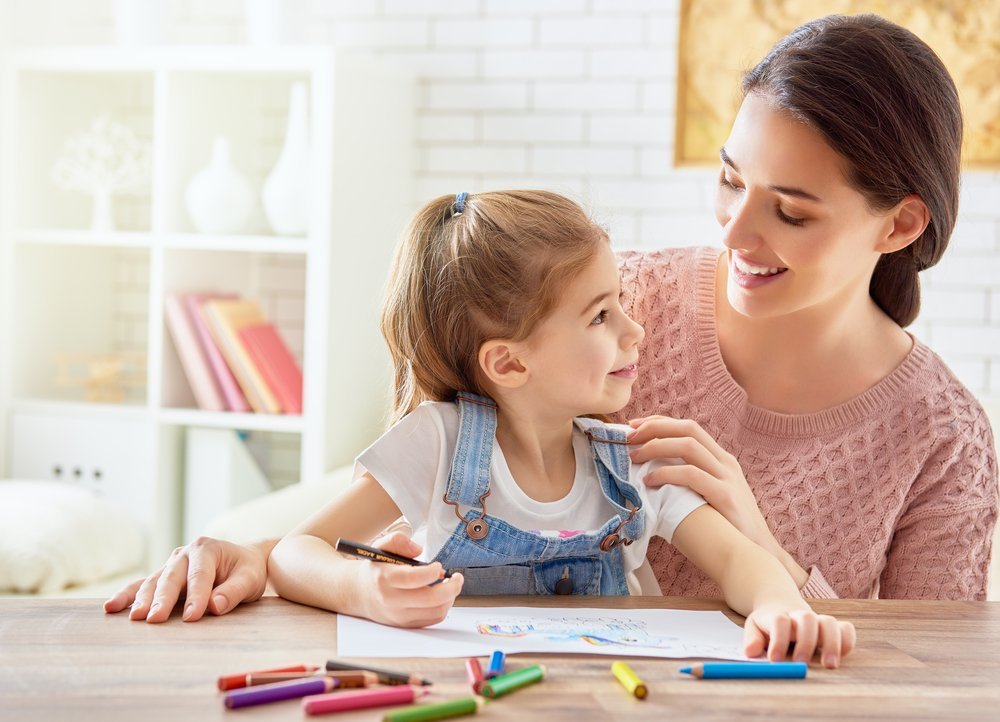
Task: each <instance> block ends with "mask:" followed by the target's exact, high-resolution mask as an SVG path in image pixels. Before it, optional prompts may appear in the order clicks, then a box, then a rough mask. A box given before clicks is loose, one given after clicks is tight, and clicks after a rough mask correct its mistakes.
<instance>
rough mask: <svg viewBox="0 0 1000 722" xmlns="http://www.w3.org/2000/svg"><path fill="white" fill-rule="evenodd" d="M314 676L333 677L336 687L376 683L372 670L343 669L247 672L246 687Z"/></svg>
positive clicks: (365, 685) (344, 687)
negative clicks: (306, 671) (328, 670)
mask: <svg viewBox="0 0 1000 722" xmlns="http://www.w3.org/2000/svg"><path fill="white" fill-rule="evenodd" d="M314 676H318V677H333V678H334V679H336V680H337V682H338V684H337V689H350V688H352V687H371V686H373V685H376V684H378V675H377V674H375V673H374V672H363V671H361V670H346V669H345V670H341V671H339V672H312V673H310V674H303V673H301V672H299V673H296V672H271V673H267V672H265V673H263V674H248V675H247V687H252V686H256V685H258V684H271V683H273V682H287V681H289V680H292V679H303V678H309V677H314Z"/></svg>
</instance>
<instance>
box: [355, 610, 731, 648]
mask: <svg viewBox="0 0 1000 722" xmlns="http://www.w3.org/2000/svg"><path fill="white" fill-rule="evenodd" d="M497 649H502V650H503V651H504V652H505V653H506V654H516V653H517V652H535V653H539V652H552V653H558V654H604V655H613V656H617V657H665V658H686V657H699V658H700V657H705V658H710V659H734V660H745V659H747V657H746V655H744V654H743V630H742V628H741V627H739V626H737V625H736V624H733V622H731V621H730V620H729V619H728V618H727V617H726V616H725V615H724V614H722V613H721V612H691V611H681V610H676V609H573V608H543V607H455V608H453V609H452V610H451V611H450V612H448V617H447V618H446V619H445V620H444V621H443V622H441V623H440V624H435V625H434V626H432V627H425V628H423V629H400V628H398V627H390V626H386V625H383V624H377V623H376V622H372V621H369V620H367V619H358V618H356V617H349V616H347V615H344V614H338V615H337V654H338V655H339V656H342V657H482V656H486V655H489V654H490V653H492V652H493V651H494V650H497Z"/></svg>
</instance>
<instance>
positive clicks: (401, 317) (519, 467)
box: [268, 191, 854, 666]
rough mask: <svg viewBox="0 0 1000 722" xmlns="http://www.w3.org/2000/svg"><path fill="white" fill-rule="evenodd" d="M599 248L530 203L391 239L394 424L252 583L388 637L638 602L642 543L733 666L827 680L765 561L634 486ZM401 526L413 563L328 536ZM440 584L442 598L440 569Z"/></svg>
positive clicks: (606, 259) (464, 200) (627, 362)
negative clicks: (480, 602)
mask: <svg viewBox="0 0 1000 722" xmlns="http://www.w3.org/2000/svg"><path fill="white" fill-rule="evenodd" d="M620 292H621V291H620V283H619V275H618V268H617V264H616V261H615V257H614V254H613V253H612V251H611V248H610V245H609V241H608V237H607V235H606V234H605V233H604V231H603V230H601V229H600V228H599V227H598V226H596V225H595V224H594V223H593V222H591V221H590V220H589V219H588V218H587V216H586V214H585V213H584V212H583V210H582V209H581V208H580V207H579V206H577V205H576V204H575V203H573V202H572V201H570V200H568V199H566V198H564V197H562V196H559V195H556V194H553V193H548V192H543V191H518V192H513V191H512V192H495V193H482V194H477V195H475V196H470V195H468V194H466V193H460V194H458V195H457V196H456V197H450V196H448V197H442V198H438V199H437V200H435V201H433V202H431V203H430V204H428V205H427V206H425V207H424V208H423V209H422V210H421V211H420V212H419V213H418V215H417V217H416V218H415V220H414V221H413V223H412V224H411V225H410V227H409V229H408V231H407V233H406V235H405V237H404V239H403V241H402V243H401V245H400V247H399V248H398V249H397V254H396V259H395V265H394V268H393V271H392V274H391V277H390V281H389V288H388V294H387V299H386V302H385V306H384V309H383V314H382V331H383V334H384V335H385V337H386V340H387V342H388V344H389V348H390V351H391V354H392V358H393V363H394V366H395V375H396V378H395V398H394V409H393V422H394V425H393V426H392V427H391V428H390V429H389V431H387V432H386V433H385V434H384V435H383V436H382V437H381V438H380V439H379V440H378V441H376V442H375V443H374V444H373V445H372V446H371V447H369V448H368V449H366V450H365V451H364V452H363V453H362V454H361V455H360V456H359V457H358V459H357V466H356V472H355V482H354V483H353V484H352V486H351V487H350V488H349V489H348V490H347V491H346V492H345V493H344V494H342V495H341V496H339V497H338V498H337V499H335V500H334V501H333V502H331V503H330V504H329V505H327V506H326V507H325V508H323V509H322V510H320V511H319V512H317V513H316V514H315V515H314V516H313V517H312V518H310V519H309V520H307V521H306V522H304V523H303V524H302V525H300V526H299V527H298V528H296V529H295V530H293V531H292V532H291V533H290V534H289V535H288V536H286V537H285V538H284V539H282V540H281V541H280V542H279V543H278V545H277V546H276V547H275V548H274V550H273V551H272V553H271V557H270V560H269V564H268V573H269V576H270V578H271V579H272V580H273V583H274V586H275V588H276V590H277V591H278V593H279V594H281V595H282V596H284V597H286V598H288V599H291V600H294V601H298V602H302V603H305V604H310V605H313V606H317V607H323V608H326V609H331V610H334V611H337V612H342V613H346V614H351V615H355V616H362V617H368V618H370V619H372V620H375V621H378V622H382V623H386V624H393V625H398V626H407V627H419V626H425V625H429V624H433V623H436V622H438V621H440V620H442V619H443V618H444V616H445V615H446V614H447V611H448V609H449V608H450V607H451V605H452V604H453V602H454V600H455V597H456V596H457V595H458V594H459V593H460V592H463V591H464V592H465V593H466V594H610V595H623V594H628V593H630V592H632V593H645V594H656V593H658V588H657V584H656V580H655V579H653V578H652V576H651V574H649V569H648V565H645V563H644V560H645V555H646V548H647V546H648V544H649V540H650V537H651V536H653V535H657V536H660V537H663V538H664V539H666V540H668V541H670V542H671V543H672V544H673V545H674V546H675V547H676V548H677V549H679V550H680V551H681V552H682V553H683V554H684V555H686V556H687V557H688V558H689V559H690V560H691V561H692V562H693V563H694V564H696V565H697V566H698V567H699V568H700V569H702V570H703V571H704V572H705V573H707V574H708V575H709V576H710V577H711V578H712V579H714V580H715V581H716V582H717V583H718V584H719V586H720V587H721V588H722V590H723V593H724V595H725V598H726V601H727V603H728V604H729V605H730V606H731V607H732V608H733V609H735V610H736V611H738V612H740V613H741V614H744V615H747V621H746V635H745V647H746V653H747V654H748V655H750V656H757V655H759V654H761V653H763V652H764V651H765V649H766V650H767V651H768V657H769V658H770V659H772V660H774V659H782V658H784V657H785V656H786V654H787V653H788V649H789V644H790V642H791V641H795V652H794V656H795V658H796V659H803V660H808V659H810V658H811V657H812V655H813V652H814V651H816V650H817V649H820V648H822V649H823V650H824V652H825V654H824V663H825V664H826V663H828V660H829V665H830V666H836V664H837V663H838V662H839V658H840V656H841V655H843V654H847V653H848V652H849V651H850V650H851V648H852V647H853V644H854V628H853V626H852V625H851V624H850V623H846V622H837V620H835V619H833V618H832V617H827V616H817V615H816V614H815V613H813V612H812V610H811V609H810V608H809V605H808V604H806V603H805V601H803V599H802V597H801V595H800V594H799V591H798V589H797V588H796V586H795V584H794V582H793V580H792V579H791V577H790V576H789V575H788V573H787V572H786V571H785V570H784V568H783V567H782V566H781V564H780V563H779V562H778V561H776V560H775V558H774V557H773V556H771V555H770V554H768V553H767V552H765V551H764V550H763V549H761V548H760V547H758V546H756V545H755V544H754V543H753V542H751V541H749V540H748V539H747V538H746V537H744V536H743V535H742V534H741V533H740V532H738V531H737V530H736V529H735V528H734V527H733V526H732V525H730V524H729V522H727V521H726V520H725V519H724V518H723V517H722V516H721V515H720V514H719V513H718V512H716V511H715V510H714V509H713V508H712V507H710V506H708V505H707V504H705V502H704V500H703V499H702V498H701V497H699V496H697V495H696V494H694V493H693V492H691V491H690V490H688V489H685V488H682V487H676V486H669V485H668V486H664V487H661V488H659V489H655V490H649V489H647V488H645V486H644V485H643V484H642V479H643V477H644V476H645V475H646V474H647V473H649V472H650V471H651V470H652V469H653V468H655V466H656V465H657V464H658V463H659V462H650V463H648V464H644V465H642V466H632V465H631V464H630V462H629V458H628V451H627V446H626V442H625V437H626V431H627V427H621V426H614V425H609V424H606V423H604V422H602V421H599V420H597V419H595V418H591V417H586V416H584V415H585V414H592V415H604V414H610V413H613V412H615V411H618V410H619V409H621V408H622V407H623V406H624V405H625V404H626V403H627V402H628V400H629V397H630V395H631V389H632V383H633V381H634V380H635V378H636V376H637V374H638V368H639V366H638V362H639V345H640V343H641V341H642V339H643V330H642V328H641V327H640V326H639V325H637V324H636V323H635V322H633V321H632V320H631V319H630V318H629V317H628V316H627V315H626V314H625V313H624V311H623V310H622V307H621V305H620V304H619V295H620ZM400 515H402V516H403V517H405V519H406V520H407V521H408V522H409V524H410V526H411V527H412V528H413V530H414V532H415V535H416V536H417V538H419V539H421V541H422V547H421V546H420V545H418V544H417V543H416V542H414V541H411V540H409V539H407V538H406V537H404V536H402V535H394V536H392V537H391V538H389V539H388V540H385V541H384V542H383V544H382V548H383V549H387V550H391V551H394V552H397V553H402V554H406V555H410V556H417V555H421V554H422V553H423V558H424V559H425V560H426V561H429V562H431V563H430V564H429V565H427V566H419V567H401V566H394V565H386V564H378V563H369V562H363V563H361V562H357V561H356V560H353V559H347V558H344V557H342V556H341V555H340V554H338V553H337V552H336V551H335V550H334V548H333V544H335V543H336V540H337V538H338V537H344V538H348V539H359V540H367V539H371V538H372V537H373V536H374V535H375V534H377V533H378V532H379V531H380V530H382V529H385V528H386V526H388V525H389V524H390V523H391V522H392V521H394V520H395V519H397V518H398V517H399V516H400ZM445 569H447V570H450V571H452V572H454V574H453V575H452V576H451V577H450V578H448V579H445V580H444V581H443V582H441V583H439V584H438V583H434V582H437V581H439V580H440V579H441V578H442V577H443V575H444V570H445Z"/></svg>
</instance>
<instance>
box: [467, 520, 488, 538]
mask: <svg viewBox="0 0 1000 722" xmlns="http://www.w3.org/2000/svg"><path fill="white" fill-rule="evenodd" d="M489 532H490V527H489V525H488V524H487V523H486V522H485V521H484V520H482V519H473V520H472V521H470V522H469V523H468V524H466V525H465V533H466V534H468V535H469V538H470V539H475V540H477V541H478V540H479V539H482V538H483V537H485V536H486V535H487V534H489Z"/></svg>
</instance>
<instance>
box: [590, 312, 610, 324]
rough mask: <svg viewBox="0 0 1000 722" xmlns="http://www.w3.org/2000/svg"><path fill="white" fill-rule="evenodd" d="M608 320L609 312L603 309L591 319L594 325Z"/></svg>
mask: <svg viewBox="0 0 1000 722" xmlns="http://www.w3.org/2000/svg"><path fill="white" fill-rule="evenodd" d="M607 320H608V312H607V311H601V312H600V313H599V314H597V315H596V316H594V318H593V319H592V320H591V322H590V324H591V325H592V326H598V325H600V324H602V323H604V322H605V321H607Z"/></svg>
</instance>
